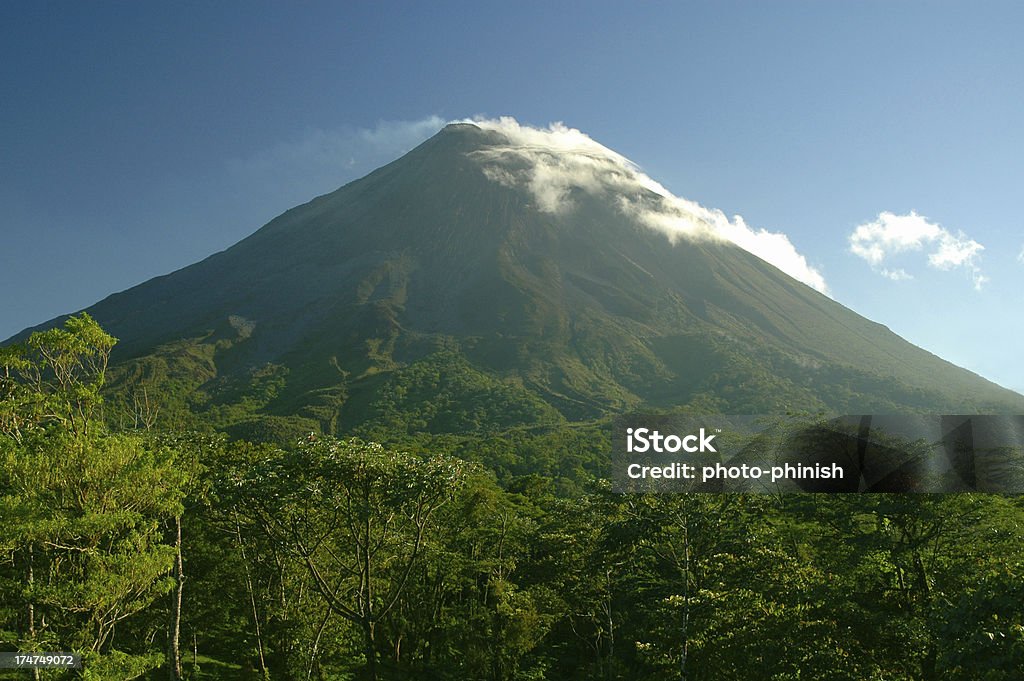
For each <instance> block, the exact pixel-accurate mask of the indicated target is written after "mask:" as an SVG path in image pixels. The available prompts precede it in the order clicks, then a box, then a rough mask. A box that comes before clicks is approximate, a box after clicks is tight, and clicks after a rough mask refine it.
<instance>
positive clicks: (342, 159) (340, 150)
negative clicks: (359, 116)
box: [227, 116, 445, 209]
mask: <svg viewBox="0 0 1024 681" xmlns="http://www.w3.org/2000/svg"><path fill="white" fill-rule="evenodd" d="M444 124H445V121H444V119H442V118H440V117H438V116H429V117H427V118H424V119H421V120H416V121H381V122H379V123H377V125H376V126H374V127H373V128H358V127H339V128H335V129H330V130H323V129H318V128H310V129H308V130H306V131H305V132H303V133H302V134H300V135H298V136H296V137H295V138H293V139H291V140H287V141H283V142H279V143H277V144H275V145H273V146H270V147H268V148H266V149H262V150H260V151H257V152H254V153H253V154H251V155H249V156H247V157H244V158H239V159H233V160H230V161H228V164H227V165H228V173H229V175H230V177H231V178H232V179H233V180H234V184H235V185H236V186H237V188H238V189H237V191H238V192H245V193H249V194H252V195H258V196H259V198H260V200H261V201H267V200H273V202H274V203H276V204H280V206H281V207H282V209H284V208H290V207H291V206H294V205H296V204H298V203H303V202H305V201H308V200H309V199H311V198H313V197H314V196H317V195H319V194H324V193H327V192H330V191H333V190H335V189H337V188H338V187H340V186H341V185H343V184H345V183H347V182H350V181H352V180H355V179H357V178H359V177H362V176H363V175H365V174H367V173H368V172H370V171H372V170H374V169H376V168H378V167H380V166H382V165H384V164H385V163H388V162H390V161H393V160H394V159H395V158H396V157H398V156H400V155H402V154H404V153H405V152H407V151H409V150H410V149H412V148H413V147H415V146H416V145H418V144H419V143H420V142H422V141H423V140H425V139H427V138H428V137H430V136H431V135H433V134H434V133H436V132H437V131H438V130H440V129H441V128H442V127H443V126H444Z"/></svg>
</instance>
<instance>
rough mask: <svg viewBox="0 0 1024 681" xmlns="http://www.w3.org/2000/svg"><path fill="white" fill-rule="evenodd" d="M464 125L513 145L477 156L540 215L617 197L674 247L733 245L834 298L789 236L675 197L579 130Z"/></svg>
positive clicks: (508, 121)
mask: <svg viewBox="0 0 1024 681" xmlns="http://www.w3.org/2000/svg"><path fill="white" fill-rule="evenodd" d="M461 122H468V123H474V124H476V125H478V126H480V127H481V128H484V129H487V130H494V131H497V132H500V133H502V134H503V135H504V136H505V137H506V139H508V144H507V145H495V146H492V147H489V148H487V149H484V150H481V151H479V152H477V157H478V158H479V159H480V160H481V161H483V162H484V172H485V174H487V176H488V177H489V178H491V179H492V180H493V181H495V182H499V183H502V184H506V185H511V186H519V187H524V188H526V189H527V190H529V192H530V193H531V195H532V196H533V199H534V201H535V202H536V207H537V209H538V210H541V211H544V212H547V213H554V214H558V213H564V212H567V211H571V210H573V209H574V208H575V202H574V201H573V198H572V196H573V191H574V190H582V191H584V192H586V193H588V194H592V195H596V194H603V193H608V194H615V195H617V196H618V197H619V208H620V209H621V210H622V212H623V213H624V214H625V215H627V216H629V217H631V218H633V219H635V220H637V221H639V222H641V223H642V224H644V225H646V226H648V227H650V228H652V229H656V230H659V231H662V232H664V233H665V234H667V235H668V236H669V238H670V239H671V240H673V241H675V240H677V239H680V238H687V239H714V240H720V241H731V242H732V243H734V244H736V245H737V246H739V247H741V248H743V249H745V250H747V251H749V252H750V253H753V254H754V255H756V256H758V257H760V258H761V259H762V260H765V261H766V262H769V263H771V264H772V265H775V266H776V267H778V268H779V269H780V270H782V271H783V272H786V273H787V274H789V275H790V276H792V277H793V278H795V279H798V280H799V281H802V282H804V283H805V284H807V285H809V286H811V287H813V288H815V289H817V290H818V291H821V292H823V293H827V292H828V287H827V286H826V284H825V278H824V276H822V274H821V272H820V271H818V270H817V269H816V268H814V267H813V266H811V265H810V264H809V263H808V262H807V259H806V258H805V257H804V256H803V255H801V254H800V253H799V252H798V251H797V250H796V247H795V246H794V245H793V243H792V242H791V241H790V240H789V237H787V236H786V235H785V234H782V233H779V232H769V231H767V230H765V229H754V228H751V227H750V226H748V225H747V224H746V222H744V220H743V218H742V217H740V216H738V215H736V216H733V218H732V219H729V218H728V217H726V215H725V214H724V213H722V212H721V211H719V210H711V209H708V208H705V207H703V206H701V205H700V204H697V203H695V202H693V201H689V200H687V199H683V198H680V197H677V196H675V195H673V194H672V193H671V192H670V191H668V190H667V189H665V187H663V186H661V185H660V184H659V183H657V182H655V181H654V180H653V179H651V178H650V177H648V176H647V175H645V174H644V173H643V172H642V171H641V170H640V168H639V167H638V166H637V165H636V164H635V163H633V162H632V161H630V160H629V159H627V158H626V157H624V156H622V155H621V154H618V153H616V152H614V151H612V150H611V149H608V148H607V147H605V146H603V145H601V144H599V143H597V142H595V141H594V140H592V139H591V138H590V137H588V136H587V135H585V134H584V133H582V132H580V131H579V130H576V129H574V128H569V127H567V126H565V125H564V124H562V123H553V124H551V125H549V126H548V127H547V128H533V127H530V126H526V125H521V124H520V123H518V122H517V121H516V120H515V119H513V118H508V117H503V118H499V119H472V120H465V121H461ZM499 162H500V164H499Z"/></svg>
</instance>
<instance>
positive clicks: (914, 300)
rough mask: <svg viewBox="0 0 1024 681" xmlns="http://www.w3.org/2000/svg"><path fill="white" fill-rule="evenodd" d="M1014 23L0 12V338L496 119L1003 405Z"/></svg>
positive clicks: (1018, 274)
mask: <svg viewBox="0 0 1024 681" xmlns="http://www.w3.org/2000/svg"><path fill="white" fill-rule="evenodd" d="M1022 25H1024V6H1021V5H1019V4H1017V3H1000V2H987V3H983V4H970V5H969V4H968V3H946V2H928V3H917V2H895V3H890V2H884V3H883V2H877V3H876V2H849V3H840V2H809V1H808V2H794V3H789V2H773V3H755V2H748V3H729V2H706V3H644V4H634V3H621V2H608V3H602V2H586V3H582V2H581V3H530V2H515V3H501V4H488V3H482V2H473V3H468V2H467V3H411V2H410V3H401V4H397V3H395V4H389V3H354V2H352V3H312V2H311V3H301V4H298V3H273V4H271V3H259V2H244V3H229V2H219V3H198V2H197V3H192V4H187V3H160V4H158V3H109V4H108V3H99V2H97V3H71V2H63V3H45V2H13V1H11V2H5V3H2V4H0V206H2V210H0V237H2V239H3V244H4V247H3V248H2V249H0V290H2V291H3V292H4V294H3V296H2V298H0V338H3V337H7V336H9V335H11V334H13V333H15V332H17V331H19V330H21V329H22V328H24V327H26V326H29V325H32V324H36V323H40V322H42V321H45V320H46V319H49V318H52V317H54V316H56V315H58V314H62V313H66V312H71V311H75V310H78V309H81V308H83V307H86V306H88V305H89V304H91V303H93V302H95V301H97V300H99V299H101V298H103V297H105V296H106V295H108V294H110V293H113V292H115V291H120V290H123V289H125V288H128V287H130V286H132V285H134V284H137V283H140V282H142V281H144V280H146V279H148V278H150V277H153V276H157V275H160V274H164V273H167V272H170V271H172V270H175V269H178V268H180V267H183V266H185V265H188V264H190V263H192V262H194V261H196V260H199V259H201V258H203V257H205V256H207V255H209V254H210V253H212V252H215V251H217V250H221V249H224V248H226V247H228V246H230V245H231V244H233V243H235V242H236V241H238V240H239V239H241V238H243V237H244V236H246V235H247V234H249V233H251V232H253V231H255V229H257V228H258V227H260V226H261V225H262V224H264V223H265V222H267V221H268V220H270V219H271V218H273V217H274V216H275V215H277V214H279V213H281V212H283V211H284V210H285V209H287V208H289V207H291V206H293V205H295V204H298V203H301V202H304V201H306V200H308V199H309V198H312V197H313V196H315V195H317V194H321V193H324V192H327V191H330V190H332V189H334V188H336V187H338V186H340V185H342V184H344V183H345V182H347V181H349V180H351V179H354V178H355V177H358V176H361V175H363V174H365V173H366V172H368V171H369V170H372V169H373V168H374V167H377V166H379V165H381V164H382V163H384V162H386V161H388V160H391V159H392V158H394V157H397V156H398V155H400V154H401V153H402V152H403V151H405V150H407V149H409V148H411V147H412V146H414V145H415V144H416V143H417V142H418V141H419V140H420V139H423V138H425V137H426V136H428V135H429V134H431V133H432V132H433V131H434V130H436V128H437V127H439V126H440V125H441V124H442V123H443V121H445V120H451V119H459V118H464V117H468V116H474V115H484V116H488V117H497V116H503V115H507V116H514V117H515V118H516V119H517V120H519V121H520V122H521V123H524V124H530V125H535V126H546V125H548V124H549V123H551V122H554V121H563V122H565V124H566V125H568V126H570V127H573V128H578V129H580V130H582V131H583V132H585V133H587V134H588V135H590V136H591V137H592V138H594V139H595V140H597V141H598V142H600V143H601V144H603V145H605V146H607V147H610V148H611V149H613V150H615V151H617V152H619V153H621V154H623V155H624V156H626V157H628V158H630V159H631V160H632V161H634V162H636V163H637V164H639V166H640V167H641V168H642V169H643V170H644V172H645V173H646V174H647V175H649V176H651V177H652V178H654V179H655V180H657V181H658V182H660V183H661V184H662V185H664V186H665V187H667V188H668V189H669V190H671V191H672V192H673V193H674V194H676V195H678V196H681V197H685V198H686V199H691V200H693V201H697V202H699V203H700V204H702V205H704V206H707V207H709V208H717V209H721V210H722V211H724V212H725V213H726V214H727V215H728V216H732V215H735V214H738V215H741V216H742V217H743V220H744V221H745V223H746V224H747V225H750V227H751V228H755V229H767V230H770V231H773V232H783V233H785V234H786V235H788V237H789V240H790V241H791V242H792V243H793V245H794V246H795V247H796V249H797V250H798V251H799V252H800V253H801V254H803V255H804V256H805V258H806V259H807V261H808V262H809V263H810V264H811V265H812V266H813V267H814V268H816V269H817V270H818V271H819V272H820V273H821V274H822V275H823V276H824V279H825V281H826V283H827V286H828V290H829V292H830V294H831V295H832V296H833V297H834V298H835V299H836V300H838V301H839V302H841V303H843V304H845V305H847V306H849V307H851V308H852V309H854V310H856V311H857V312H859V313H861V314H863V315H865V316H867V317H869V318H871V319H874V320H875V321H878V322H881V323H883V324H885V325H887V326H889V327H890V328H892V329H893V330H894V331H896V332H897V333H899V334H900V335H902V336H904V337H905V338H907V339H908V340H910V341H912V342H914V343H916V344H918V345H920V346H922V347H924V348H926V349H928V350H930V351H932V352H934V353H936V354H938V355H940V356H942V357H945V358H947V359H950V360H951V361H953V362H955V363H957V364H960V365H962V366H966V367H968V368H970V369H972V370H974V371H977V372H978V373H981V374H982V375H984V376H986V377H988V378H990V379H992V380H995V381H997V382H999V383H1001V384H1003V385H1006V386H1008V387H1012V388H1015V389H1017V390H1020V391H1024V363H1022V362H1020V361H1019V360H1018V357H1019V352H1018V350H1017V347H1018V346H1019V345H1020V339H1021V338H1022V337H1024V320H1022V317H1024V315H1022V314H1021V308H1022V305H1021V302H1020V301H1021V295H1020V291H1021V290H1024V262H1022V260H1024V253H1022V249H1024V218H1022V217H1021V213H1020V212H1019V211H1018V210H1017V203H1018V197H1019V196H1020V195H1021V189H1020V188H1021V187H1022V186H1024V153H1022V152H1024V125H1022V124H1021V121H1024V41H1021V40H1020V36H1019V29H1020V27H1021V26H1022ZM887 216H890V217H887ZM858 228H861V230H860V231H859V232H858V231H857V230H858ZM855 233H857V234H858V235H859V236H858V237H857V238H856V239H855V240H854V241H853V242H851V236H853V235H854V234H855ZM855 250H856V251H857V252H855ZM858 252H859V253H860V255H858V254H857V253H858Z"/></svg>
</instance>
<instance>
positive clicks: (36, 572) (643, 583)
mask: <svg viewBox="0 0 1024 681" xmlns="http://www.w3.org/2000/svg"><path fill="white" fill-rule="evenodd" d="M114 344H115V340H114V339H113V338H112V337H111V336H109V335H108V334H107V333H105V332H104V331H103V330H102V329H101V328H100V327H99V325H97V324H96V323H95V322H94V321H92V320H91V319H90V318H89V317H88V316H86V315H82V316H79V317H72V318H71V319H69V320H68V321H67V323H66V324H65V326H64V327H63V328H58V329H51V330H49V331H44V332H38V333H35V334H33V335H32V336H31V337H29V338H28V339H27V340H26V341H25V342H23V343H21V344H15V345H10V346H7V347H4V348H2V349H0V353H2V354H0V651H74V652H77V653H80V654H81V655H82V657H83V660H84V663H83V666H82V669H81V670H72V671H65V670H38V671H36V672H35V673H34V674H33V672H30V671H26V670H17V671H15V670H0V678H11V679H18V678H33V676H35V678H42V679H50V678H53V679H57V678H79V677H81V678H87V679H131V678H147V679H168V678H169V679H172V681H173V680H175V679H282V680H286V679H288V680H292V679H294V680H300V679H380V680H385V679H437V680H439V681H440V680H448V679H450V680H453V681H454V680H477V679H479V680H481V681H482V680H493V681H511V680H513V679H523V680H525V679H602V680H608V681H610V680H612V679H636V680H641V679H651V680H654V679H682V680H686V681H699V680H708V681H712V680H719V679H721V680H737V681H740V680H761V679H763V680H766V681H767V680H773V681H782V680H795V679H831V680H838V681H842V680H847V679H848V680H851V681H853V680H860V679H865V680H869V679H870V680H879V681H881V680H883V679H885V680H888V681H904V680H905V681H929V680H933V679H946V680H952V681H960V680H964V681H967V680H982V681H1011V680H1014V679H1020V678H1021V673H1022V671H1021V670H1024V500H1022V499H1020V498H1014V497H1004V496H995V495H980V494H955V495H885V494H872V495H810V494H785V495H778V496H770V495H756V496H755V495H731V494H701V495H697V494H691V495H682V494H680V495H670V494H663V495H622V494H615V493H613V492H611V491H610V489H609V486H608V484H607V482H606V481H605V478H606V473H607V471H606V470H605V468H604V466H606V462H604V461H602V457H606V452H607V451H608V446H609V445H608V432H609V429H608V426H607V423H606V422H601V421H596V422H588V423H568V422H565V421H562V420H559V419H558V418H556V417H555V416H554V415H552V414H550V413H548V412H547V411H545V407H544V405H543V404H541V403H538V402H535V401H531V400H529V399H521V398H520V397H517V396H516V395H512V394H507V393H505V392H502V391H501V390H497V389H495V387H494V386H493V385H490V384H488V383H487V382H486V381H485V380H484V379H482V378H481V377H480V376H477V375H474V374H473V373H472V372H471V371H469V370H468V369H467V368H465V367H460V366H458V364H457V363H455V362H453V363H451V364H449V366H448V370H449V375H447V376H440V375H439V376H434V375H433V374H431V373H430V372H424V371H423V370H415V369H411V370H409V371H407V372H406V373H405V375H404V376H403V377H401V381H400V382H398V383H396V384H394V385H393V386H392V388H391V389H389V391H383V392H381V393H380V395H381V397H380V401H381V405H378V409H379V411H380V413H381V414H384V415H385V416H386V418H381V419H378V420H377V422H376V423H375V424H374V425H372V426H367V427H366V428H364V429H362V430H357V431H354V432H352V433H347V434H345V436H344V437H336V436H329V435H324V434H322V433H321V432H319V431H316V430H313V429H310V431H309V432H306V433H301V434H299V433H296V432H293V431H295V430H296V429H295V426H296V422H295V421H287V420H282V421H281V423H282V424H283V427H282V429H281V430H280V431H274V430H273V429H271V432H269V433H267V432H264V433H263V434H264V437H259V435H260V432H259V431H255V430H250V431H249V432H241V431H234V432H228V433H223V432H219V430H222V429H218V428H217V427H216V426H215V424H216V420H217V414H216V413H213V414H207V416H206V418H205V421H203V419H201V418H196V419H193V420H190V421H189V420H186V419H184V418H179V417H180V414H178V415H177V416H175V418H166V416H167V415H168V414H169V413H172V412H166V413H164V414H161V413H159V409H158V408H157V406H155V405H158V404H161V402H160V400H161V396H160V395H158V394H157V393H156V392H155V389H154V390H148V389H145V390H140V389H136V390H133V391H128V390H127V389H126V388H124V387H123V386H121V387H118V389H117V390H112V389H111V386H110V385H108V378H109V376H110V371H111V370H110V369H108V361H109V355H110V352H111V350H112V348H113V347H114ZM276 380H277V377H276V375H275V373H274V372H273V371H272V370H268V371H266V372H263V373H262V374H260V375H256V376H254V378H253V381H252V382H251V383H249V384H248V385H246V386H243V387H242V388H238V390H237V391H236V393H237V394H235V395H234V397H233V399H232V401H230V403H229V401H227V400H224V401H223V404H224V405H225V406H222V407H220V408H219V409H220V410H221V412H223V411H224V410H229V409H234V410H243V411H244V409H246V404H247V402H246V401H247V400H248V401H249V402H250V403H251V402H252V401H254V400H255V401H258V400H260V399H261V397H260V395H261V394H263V393H266V392H267V391H273V390H274V385H275V381H276ZM452 382H460V385H459V386H458V389H459V390H460V391H461V392H462V393H465V392H467V391H468V392H470V393H473V394H475V395H476V396H477V397H476V398H475V400H476V404H477V405H478V407H479V408H478V410H477V411H476V412H465V413H461V414H457V415H456V416H454V417H453V416H451V414H452V413H454V412H453V411H452V410H445V409H444V408H443V400H445V399H447V397H446V394H447V393H446V391H447V390H448V389H449V387H450V385H451V384H452ZM166 385H171V384H170V383H167V384H166ZM243 388H244V389H243ZM232 389H234V388H232V386H223V390H224V391H226V392H230V390H232ZM417 390H419V391H426V392H428V393H431V394H433V395H435V396H436V400H435V404H442V408H437V409H435V410H434V411H432V412H431V411H429V410H427V411H424V410H422V409H421V410H419V411H416V412H413V411H410V410H407V409H406V410H403V409H400V408H399V407H398V406H396V405H400V404H401V403H402V397H403V395H404V394H407V393H409V392H410V391H413V392H414V391H417ZM261 391H262V392H261ZM473 391H475V393H474V392H473ZM182 399H184V397H182ZM389 401H390V402H389ZM171 402H172V401H168V402H165V403H164V404H171ZM385 403H389V404H390V406H389V404H385ZM213 411H216V410H213ZM498 414H503V415H505V417H506V420H505V421H501V420H500V419H499V418H498V417H497V416H496V415H498ZM221 416H223V413H221ZM440 418H458V419H462V421H460V425H459V428H458V430H460V431H461V432H462V433H464V434H463V435H451V434H447V435H446V434H444V433H441V432H440V431H441V430H442V429H438V428H434V429H432V428H431V424H432V423H436V421H437V419H440ZM235 421H236V422H237V421H238V419H237V418H236V419H235ZM267 423H270V424H271V425H273V423H274V422H273V421H264V422H263V424H264V425H266V424H267ZM527 423H530V424H533V425H524V424H527ZM211 424H214V425H211ZM299 425H301V424H299ZM432 430H433V431H435V432H432ZM282 432H284V433H285V434H286V437H281V433H282Z"/></svg>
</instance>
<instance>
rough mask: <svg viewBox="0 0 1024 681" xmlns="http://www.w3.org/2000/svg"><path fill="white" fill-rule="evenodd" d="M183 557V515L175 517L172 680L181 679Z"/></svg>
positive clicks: (170, 674)
mask: <svg viewBox="0 0 1024 681" xmlns="http://www.w3.org/2000/svg"><path fill="white" fill-rule="evenodd" d="M183 567H184V563H183V561H182V558H181V516H180V515H178V516H175V517H174V593H172V594H171V631H170V634H171V635H170V636H169V637H168V639H169V641H168V644H167V648H168V650H167V657H168V660H167V668H168V675H169V676H170V679H171V681H179V680H180V679H181V596H182V592H183V591H184V588H185V575H184V570H183Z"/></svg>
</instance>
